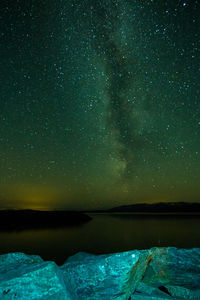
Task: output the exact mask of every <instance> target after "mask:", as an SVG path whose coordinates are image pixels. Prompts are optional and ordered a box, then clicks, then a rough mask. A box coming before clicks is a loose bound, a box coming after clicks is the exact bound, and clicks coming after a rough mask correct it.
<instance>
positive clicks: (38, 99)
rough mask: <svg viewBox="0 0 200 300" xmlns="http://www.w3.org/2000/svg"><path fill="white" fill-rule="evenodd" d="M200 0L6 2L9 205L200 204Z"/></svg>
mask: <svg viewBox="0 0 200 300" xmlns="http://www.w3.org/2000/svg"><path fill="white" fill-rule="evenodd" d="M199 30H200V1H199V0H198V1H195V0H193V1H182V0H180V1H178V0H167V1H163V0H160V1H159V0H149V1H148V0H145V1H144V0H131V1H130V0H115V1H114V0H101V1H94V0H79V1H78V0H70V1H69V0H65V1H64V0H15V1H13V0H7V1H1V2H0V71H1V72H0V95H1V98H0V208H1V209H3V208H32V209H80V210H81V209H93V208H110V207H113V206H117V205H122V204H124V205H125V204H134V203H141V202H148V203H154V202H161V201H192V202H196V201H200V32H199Z"/></svg>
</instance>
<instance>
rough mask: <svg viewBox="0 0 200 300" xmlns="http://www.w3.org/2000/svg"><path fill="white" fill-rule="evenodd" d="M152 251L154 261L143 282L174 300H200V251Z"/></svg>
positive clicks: (173, 249) (164, 249)
mask: <svg viewBox="0 0 200 300" xmlns="http://www.w3.org/2000/svg"><path fill="white" fill-rule="evenodd" d="M151 250H152V260H151V262H150V263H149V265H148V267H147V269H146V272H145V275H144V278H143V282H144V283H146V284H147V286H151V287H154V288H156V289H160V290H162V291H163V292H165V293H166V295H170V296H171V297H172V298H173V299H196V300H198V299H199V300H200V249H199V248H193V249H178V248H174V247H168V248H152V249H151ZM153 295H155V293H154V294H153Z"/></svg>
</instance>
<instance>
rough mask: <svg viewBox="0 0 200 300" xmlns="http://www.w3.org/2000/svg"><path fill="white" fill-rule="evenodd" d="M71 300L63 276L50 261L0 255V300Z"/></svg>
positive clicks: (17, 254)
mask: <svg viewBox="0 0 200 300" xmlns="http://www.w3.org/2000/svg"><path fill="white" fill-rule="evenodd" d="M11 299H20V300H28V299H35V300H36V299H37V300H39V299H47V300H64V299H66V300H71V299H72V298H71V297H70V294H69V292H68V291H67V289H66V286H65V283H64V280H63V275H62V272H61V270H60V269H59V267H58V266H57V265H56V264H55V263H54V262H44V261H43V260H42V259H41V258H40V257H39V256H36V255H26V254H23V253H10V254H6V255H1V256H0V300H11Z"/></svg>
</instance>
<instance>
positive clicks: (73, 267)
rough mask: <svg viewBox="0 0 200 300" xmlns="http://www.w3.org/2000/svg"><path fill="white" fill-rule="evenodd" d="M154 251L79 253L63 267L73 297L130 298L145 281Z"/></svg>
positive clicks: (94, 298) (90, 298)
mask: <svg viewBox="0 0 200 300" xmlns="http://www.w3.org/2000/svg"><path fill="white" fill-rule="evenodd" d="M150 260H151V251H149V250H143V251H137V250H135V251H128V252H122V253H114V254H108V255H90V254H87V253H83V252H82V253H79V254H77V255H74V256H73V257H70V258H69V259H68V260H67V261H66V263H65V264H64V265H63V266H61V270H62V271H63V274H64V280H65V284H66V287H67V289H68V290H69V291H70V292H71V294H72V296H73V299H79V300H86V299H87V300H96V299H102V300H103V299H106V300H109V299H121V300H127V299H129V298H130V296H131V294H132V293H133V292H134V291H135V289H136V287H137V285H138V283H139V282H140V281H141V280H142V277H143V275H144V273H145V270H146V268H147V265H148V263H149V262H150Z"/></svg>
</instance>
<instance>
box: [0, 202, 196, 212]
mask: <svg viewBox="0 0 200 300" xmlns="http://www.w3.org/2000/svg"><path fill="white" fill-rule="evenodd" d="M171 204H174V206H176V205H177V206H178V207H180V208H181V207H185V206H187V207H188V206H194V205H195V206H199V208H200V202H186V201H176V202H173V201H170V202H156V203H145V202H143V203H134V204H124V205H118V206H114V207H111V208H101V209H57V208H55V209H52V210H47V209H44V210H43V209H32V208H19V209H18V208H0V212H1V211H23V212H25V211H27V212H28V211H35V212H37V211H38V212H63V211H65V212H83V213H87V212H115V209H117V210H118V212H120V208H121V209H122V210H123V209H128V208H134V207H135V208H138V207H146V208H148V207H149V208H153V207H159V206H164V205H166V206H170V205H171ZM170 207H172V206H170ZM136 212H139V211H136ZM141 212H142V211H141ZM145 212H148V211H145ZM150 212H151V211H150Z"/></svg>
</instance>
